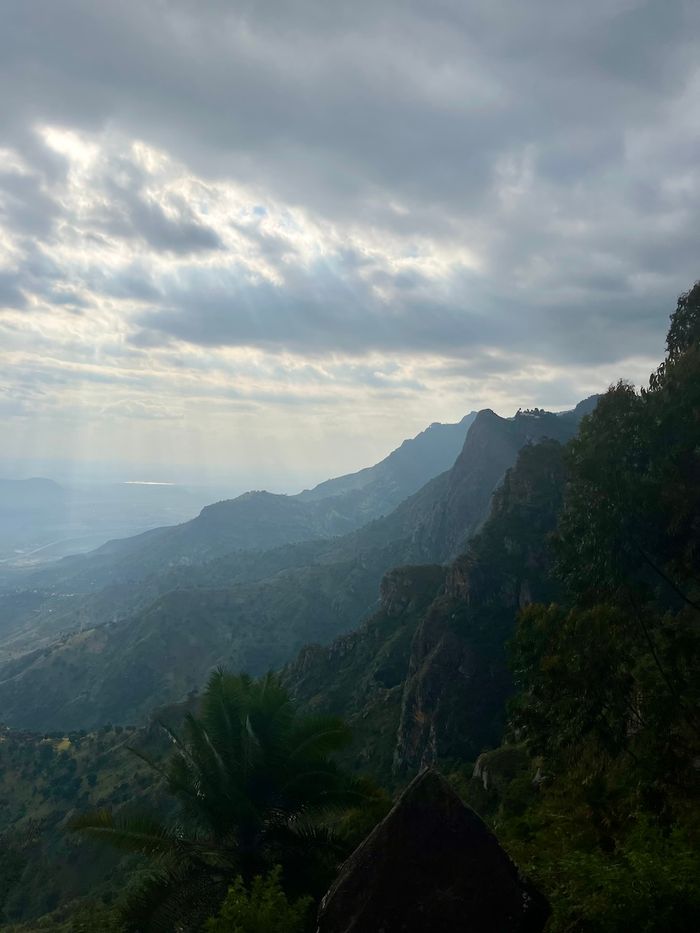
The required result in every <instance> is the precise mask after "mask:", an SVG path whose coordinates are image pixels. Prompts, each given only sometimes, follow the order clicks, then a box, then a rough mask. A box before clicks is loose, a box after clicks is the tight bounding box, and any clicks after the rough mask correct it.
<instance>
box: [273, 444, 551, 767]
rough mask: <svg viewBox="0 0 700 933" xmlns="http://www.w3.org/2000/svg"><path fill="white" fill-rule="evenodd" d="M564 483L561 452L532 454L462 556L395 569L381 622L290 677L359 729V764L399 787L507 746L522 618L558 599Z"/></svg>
mask: <svg viewBox="0 0 700 933" xmlns="http://www.w3.org/2000/svg"><path fill="white" fill-rule="evenodd" d="M564 483H565V470H564V463H563V457H562V448H561V446H560V445H559V444H558V443H557V442H555V441H549V440H547V441H544V442H542V443H540V444H536V445H528V446H526V447H524V448H523V449H522V451H521V452H520V455H519V457H518V460H517V464H516V465H515V466H514V467H513V468H512V469H511V470H509V471H508V473H507V474H506V477H505V480H504V482H503V485H502V486H501V487H500V488H499V489H498V491H497V493H496V494H495V496H494V498H493V505H492V508H491V512H490V515H489V518H488V520H487V521H486V522H485V523H484V525H483V527H482V529H481V531H480V532H479V533H478V534H477V535H476V536H475V537H474V538H473V539H472V541H471V542H470V544H469V546H468V548H467V550H466V552H465V553H464V554H463V555H461V556H459V557H458V558H456V559H455V560H454V561H452V562H451V563H450V564H448V565H447V566H435V565H428V566H408V567H401V568H395V569H393V570H391V571H390V572H389V573H387V574H386V576H385V577H384V579H383V581H382V584H381V601H380V606H379V608H378V610H377V612H376V613H375V614H374V615H373V616H372V617H371V618H369V619H368V620H367V621H366V622H365V623H364V624H363V625H362V626H361V627H360V628H359V629H358V630H357V631H355V632H352V633H350V634H348V635H345V636H343V637H341V638H339V639H336V640H335V641H334V642H332V643H331V644H330V645H327V646H321V645H318V646H308V647H306V648H304V649H303V651H302V652H301V653H300V655H299V656H298V658H297V659H296V660H295V661H294V662H293V663H292V664H290V665H289V666H288V667H287V668H286V670H285V675H284V676H285V682H286V684H287V686H288V687H289V689H290V690H291V692H292V695H293V696H294V697H295V699H297V700H298V701H299V702H300V703H301V704H302V706H303V707H304V708H305V709H306V710H307V711H309V712H314V713H333V714H336V715H341V716H343V717H345V718H346V719H347V720H348V721H349V723H350V724H351V726H352V728H353V733H354V734H355V743H354V745H353V750H352V751H351V753H350V757H349V760H348V763H349V764H351V765H352V766H353V767H355V768H357V769H358V770H363V769H371V770H372V771H373V773H375V774H379V775H380V776H381V777H382V778H383V779H384V780H385V781H392V780H396V779H398V778H399V777H400V776H401V775H403V774H406V773H409V774H411V773H415V772H416V770H418V769H419V768H420V767H421V766H422V765H426V764H432V763H434V762H435V761H436V760H438V759H444V758H451V757H459V758H461V759H466V760H467V761H469V760H473V759H474V758H475V757H476V756H477V755H478V754H479V752H480V751H481V750H482V749H483V748H484V747H488V746H489V745H491V744H494V743H497V742H498V741H499V739H500V736H501V732H502V728H503V720H504V713H505V701H506V699H507V697H508V695H509V693H510V691H511V678H510V673H509V670H508V666H507V663H506V655H505V645H506V642H507V641H508V639H509V638H510V635H511V632H512V630H513V625H514V621H515V616H516V614H517V612H518V610H519V609H520V608H522V606H524V605H526V604H528V603H529V602H532V601H540V600H542V601H548V600H551V599H553V598H555V597H556V595H557V587H556V584H555V583H554V581H553V579H552V575H551V572H550V570H551V555H550V553H549V548H548V535H549V533H550V532H551V531H552V530H553V529H554V527H555V526H556V518H557V514H558V511H559V507H560V504H561V500H562V495H563V489H564Z"/></svg>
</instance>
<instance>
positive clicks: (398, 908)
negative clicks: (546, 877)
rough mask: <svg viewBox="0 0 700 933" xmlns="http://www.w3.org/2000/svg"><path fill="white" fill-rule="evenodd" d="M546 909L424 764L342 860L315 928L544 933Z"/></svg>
mask: <svg viewBox="0 0 700 933" xmlns="http://www.w3.org/2000/svg"><path fill="white" fill-rule="evenodd" d="M548 914H549V906H548V904H547V901H546V900H545V898H544V897H543V896H542V895H541V894H539V893H538V892H537V891H536V890H535V889H534V888H533V887H532V886H531V885H530V884H529V883H528V882H527V881H526V880H525V879H524V878H522V877H521V876H520V874H519V873H518V870H517V868H516V867H515V865H514V864H513V863H512V862H511V861H510V859H509V858H508V856H507V855H506V853H505V852H504V851H503V849H502V848H501V846H500V845H499V843H498V840H497V839H496V837H495V836H494V835H493V834H492V833H491V832H490V831H489V830H488V829H487V827H486V826H485V825H484V823H483V822H482V820H481V819H480V818H479V817H478V816H477V815H476V813H474V811H473V810H471V809H470V808H469V807H466V806H465V805H464V804H463V803H462V801H461V800H460V799H459V797H458V796H457V794H456V793H455V792H454V791H453V790H452V788H451V787H450V785H449V784H448V783H447V781H445V779H444V778H443V777H441V776H440V775H439V774H438V773H437V772H436V771H432V770H425V771H423V772H422V773H421V774H419V775H418V777H417V778H415V779H414V780H413V781H412V782H411V784H409V786H408V787H407V789H406V790H405V791H404V793H403V794H402V795H401V797H400V798H399V800H398V802H397V803H396V805H395V806H394V808H393V809H392V810H391V812H390V813H389V814H388V816H386V817H385V819H384V820H382V822H381V823H379V825H378V826H376V827H375V829H374V830H373V831H372V832H371V833H370V835H369V836H368V837H367V838H366V839H365V841H364V842H363V843H362V844H361V845H360V846H359V847H358V848H357V849H356V850H355V852H354V853H353V854H352V855H351V856H350V858H349V859H348V860H347V862H345V864H344V865H343V867H342V868H341V870H340V874H339V876H338V878H337V879H336V881H335V882H334V884H333V886H332V887H331V889H330V890H329V891H328V893H327V894H326V896H325V897H324V899H323V901H322V903H321V909H320V911H319V918H318V933H380V931H381V933H438V931H439V933H453V931H454V933H457V931H459V933H539V931H541V930H542V929H543V927H544V924H545V922H546V920H547V916H548Z"/></svg>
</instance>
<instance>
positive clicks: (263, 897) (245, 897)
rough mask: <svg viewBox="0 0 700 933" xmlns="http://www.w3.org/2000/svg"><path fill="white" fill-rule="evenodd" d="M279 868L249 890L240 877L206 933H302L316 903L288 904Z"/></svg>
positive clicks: (307, 901) (230, 889)
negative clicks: (313, 904)
mask: <svg viewBox="0 0 700 933" xmlns="http://www.w3.org/2000/svg"><path fill="white" fill-rule="evenodd" d="M280 875H281V869H280V867H279V865H277V866H276V867H275V868H274V869H273V870H272V871H271V872H270V874H269V875H268V876H267V877H262V876H261V875H256V877H255V878H253V881H252V884H251V886H250V891H248V890H246V886H245V884H244V883H243V879H242V878H241V877H240V875H239V876H238V878H236V880H235V882H234V883H233V884H232V885H231V887H230V888H229V890H228V894H227V895H226V900H225V901H224V903H223V905H222V907H221V910H220V911H219V913H218V915H217V916H216V917H214V918H212V919H211V920H209V921H208V922H207V933H303V931H304V930H305V929H306V920H307V918H308V916H309V913H310V909H311V905H312V903H313V901H312V899H311V898H310V897H306V898H300V899H299V900H297V901H295V902H294V903H291V904H290V903H289V901H288V900H287V896H286V895H285V893H284V891H283V890H282V886H281V884H280Z"/></svg>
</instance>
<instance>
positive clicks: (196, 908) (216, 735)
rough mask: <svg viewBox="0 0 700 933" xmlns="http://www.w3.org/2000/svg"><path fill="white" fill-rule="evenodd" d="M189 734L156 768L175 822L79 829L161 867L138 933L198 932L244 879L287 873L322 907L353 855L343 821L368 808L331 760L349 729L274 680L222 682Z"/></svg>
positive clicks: (109, 818) (86, 819)
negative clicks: (306, 712) (339, 829)
mask: <svg viewBox="0 0 700 933" xmlns="http://www.w3.org/2000/svg"><path fill="white" fill-rule="evenodd" d="M182 732H183V735H182V737H179V736H178V735H176V734H175V733H174V732H170V735H171V739H172V742H173V745H174V750H173V752H172V754H171V756H170V758H169V759H168V761H167V763H166V764H165V765H163V766H161V765H160V764H156V763H153V767H154V768H155V769H156V770H158V771H159V772H160V773H161V774H162V776H163V778H164V780H165V786H166V788H167V791H168V792H169V793H170V794H171V795H172V796H173V797H174V798H175V799H176V801H177V803H178V813H177V818H176V820H175V821H171V822H163V821H161V820H159V819H158V818H157V817H156V816H155V815H154V814H152V813H146V814H143V815H142V814H134V813H129V812H124V811H122V812H121V813H118V814H114V813H112V812H111V811H107V810H103V811H99V812H97V813H92V814H88V815H83V816H78V817H76V818H74V819H73V820H72V823H71V827H72V828H73V829H74V830H77V831H79V832H81V833H82V834H85V835H88V836H90V837H92V838H95V839H98V840H103V841H105V842H108V843H110V844H111V845H112V846H115V847H116V848H118V849H121V850H124V851H127V852H136V853H139V854H141V855H144V856H147V857H148V858H149V859H150V860H151V862H152V866H153V868H152V871H150V872H149V873H148V874H147V876H146V877H145V878H143V879H142V880H141V881H140V882H139V884H138V886H137V887H136V888H135V889H134V890H133V891H132V892H131V894H130V896H129V898H128V901H127V903H126V906H125V908H124V919H125V922H126V924H127V928H128V929H133V930H142V929H148V930H164V931H168V930H172V929H174V928H176V927H177V926H178V925H181V926H182V925H183V924H187V925H188V926H190V927H192V928H193V929H196V928H198V927H199V926H201V924H202V923H203V922H204V920H205V919H206V918H207V917H208V916H210V915H212V914H213V913H214V912H215V911H216V909H217V908H218V907H219V906H220V904H221V901H222V900H223V897H224V895H225V893H226V889H227V887H228V886H229V885H230V884H234V891H239V888H240V886H239V885H238V882H236V880H235V879H236V878H237V877H238V876H240V877H241V878H242V879H243V883H244V884H250V883H251V881H252V879H253V878H254V877H256V876H257V875H260V874H261V873H263V872H265V871H266V870H270V869H272V868H273V867H274V866H275V865H280V866H281V870H282V872H283V877H284V881H285V884H286V886H287V888H288V890H290V891H292V892H295V893H297V894H303V895H306V894H309V893H311V894H314V895H315V896H319V895H320V894H321V893H322V892H323V891H324V890H325V887H326V886H327V884H328V883H329V881H330V879H331V878H332V876H333V872H334V869H335V867H336V865H337V862H338V859H339V858H340V857H341V856H342V854H343V852H344V851H345V850H344V848H343V845H342V841H341V840H340V838H339V837H338V836H337V835H336V833H335V832H334V828H333V819H332V817H333V816H334V815H336V814H337V813H338V811H341V812H342V811H343V810H345V809H348V808H350V807H352V806H357V805H358V804H359V803H360V802H361V801H362V800H363V797H364V794H363V787H362V785H361V784H360V783H359V782H358V781H357V780H355V779H353V778H350V777H349V776H347V775H346V774H345V773H344V772H342V771H341V770H340V769H338V767H337V766H336V765H335V763H334V762H333V761H332V758H331V757H330V756H331V755H332V753H334V752H336V751H337V750H339V749H341V748H342V747H343V746H345V745H346V744H347V742H348V739H349V734H348V730H347V728H346V727H345V726H344V725H343V723H342V722H341V721H340V720H338V719H336V718H333V717H320V716H319V717H301V716H299V715H297V712H296V709H295V707H294V705H293V704H292V703H291V701H290V699H289V695H288V694H287V692H286V690H284V688H283V687H282V686H281V684H280V682H279V680H278V678H277V677H275V676H273V675H272V674H268V675H267V676H266V677H264V678H262V679H261V680H252V679H251V678H249V677H247V676H245V675H241V676H233V675H231V674H227V673H225V672H223V671H217V672H216V673H214V674H213V675H212V676H211V678H210V680H209V683H208V684H207V687H206V690H205V691H204V695H203V697H202V702H201V714H200V715H199V716H195V715H192V714H187V715H186V717H185V721H184V725H183V730H182ZM260 884H261V883H259V884H258V887H257V888H256V889H254V890H253V891H252V894H251V896H256V897H257V894H256V891H257V893H258V894H259V893H260ZM239 893H240V891H239ZM236 896H237V895H236V894H234V895H233V901H234V902H235V901H236ZM232 909H233V908H232Z"/></svg>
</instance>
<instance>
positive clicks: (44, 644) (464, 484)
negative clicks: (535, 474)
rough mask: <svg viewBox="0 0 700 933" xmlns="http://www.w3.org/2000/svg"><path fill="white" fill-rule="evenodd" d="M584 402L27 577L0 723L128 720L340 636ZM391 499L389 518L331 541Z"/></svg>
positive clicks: (434, 557) (464, 425) (479, 511)
mask: <svg viewBox="0 0 700 933" xmlns="http://www.w3.org/2000/svg"><path fill="white" fill-rule="evenodd" d="M594 403H595V400H593V401H591V400H587V401H586V402H583V403H581V404H580V405H579V406H577V408H576V409H575V410H573V411H572V412H568V413H563V414H552V413H548V412H543V411H539V410H538V411H535V412H519V413H518V414H517V415H516V416H515V417H513V418H501V417H499V416H498V415H496V414H494V413H493V412H492V411H490V410H484V411H482V412H480V413H479V414H478V415H476V416H473V415H470V416H467V417H466V418H465V419H463V420H462V422H460V423H459V425H450V426H441V425H432V426H431V427H430V428H428V429H427V431H426V432H424V433H423V435H419V438H416V439H414V440H413V441H411V442H407V443H406V444H404V445H402V447H401V448H399V449H398V450H397V451H395V452H394V454H392V455H390V457H389V458H387V459H386V460H385V461H383V462H382V464H378V465H377V466H376V467H374V468H370V469H369V470H367V471H362V473H363V475H362V477H361V478H358V475H354V477H342V478H340V479H339V480H334V481H330V482H329V483H327V484H322V486H323V487H325V490H326V491H327V492H329V495H328V496H325V497H323V498H319V497H320V496H321V494H322V492H321V491H320V487H317V489H316V490H311V491H308V492H305V493H302V494H300V496H298V497H277V496H271V495H270V494H268V493H251V494H247V495H245V496H243V497H239V499H236V500H232V501H230V502H223V503H217V504H215V505H213V506H210V507H208V508H206V509H204V510H203V511H202V513H201V514H200V515H199V516H198V518H196V519H194V520H193V521H192V522H188V523H186V524H185V525H180V526H177V527H175V528H170V529H159V530H157V531H155V532H149V533H147V534H146V535H142V536H139V537H138V538H136V539H127V540H125V541H121V542H114V543H112V544H110V545H108V546H106V547H104V548H101V549H99V550H98V551H97V552H94V553H93V554H91V555H87V556H84V557H79V558H75V559H70V560H64V561H61V562H59V563H58V564H57V565H55V566H54V567H51V568H48V569H47V570H44V571H42V572H41V573H39V574H34V575H32V577H30V578H29V580H28V586H27V587H26V588H25V589H24V590H21V591H15V592H14V593H13V594H11V597H12V599H14V600H15V602H17V601H18V600H19V599H20V596H22V595H23V596H24V598H25V600H27V601H28V608H27V609H26V611H20V612H15V614H14V617H12V622H11V624H10V626H9V627H8V626H7V625H6V626H5V630H4V632H3V633H2V634H3V640H2V645H1V646H0V647H1V648H2V649H3V651H4V658H5V660H4V663H2V665H1V666H0V706H1V707H2V709H3V718H4V719H5V721H6V722H7V723H9V724H11V725H12V726H15V727H21V728H31V729H39V730H49V729H71V728H72V729H80V728H92V727H94V726H97V725H99V724H101V723H103V722H105V721H113V722H127V723H138V722H141V721H144V720H145V719H146V718H147V716H148V714H149V712H150V710H151V709H152V708H153V707H154V706H155V705H158V704H162V703H169V702H172V701H176V700H179V699H180V698H182V697H183V696H185V695H186V694H187V693H188V692H189V691H191V690H195V689H197V688H198V686H199V685H200V684H201V683H202V681H203V680H204V678H205V677H206V674H207V673H208V671H210V670H211V669H212V668H213V667H215V666H217V665H224V666H227V667H230V668H233V669H244V670H248V671H250V672H251V673H260V672H261V671H264V670H266V669H268V668H273V667H279V666H281V665H283V664H284V663H285V662H287V661H289V660H290V659H291V658H292V657H293V656H294V655H295V653H296V652H297V651H298V650H299V649H300V648H301V647H302V646H304V645H305V644H308V643H310V642H320V643H328V642H330V641H332V639H333V638H335V637H336V636H338V635H341V634H343V633H346V632H350V631H352V630H353V629H355V628H357V626H358V625H359V624H360V623H361V622H362V620H363V619H364V618H366V617H367V616H368V615H369V614H370V613H371V612H372V611H373V609H374V608H375V607H376V604H377V595H378V590H379V584H380V581H381V579H382V577H383V575H384V574H385V573H386V572H387V571H388V570H390V569H391V568H392V567H396V566H399V565H403V564H407V563H428V564H429V563H438V564H441V563H444V562H445V561H449V560H450V559H452V558H454V557H455V556H456V555H457V554H459V553H460V551H461V550H462V549H463V548H464V545H465V543H466V541H467V540H468V538H469V537H470V536H471V535H473V534H474V532H475V531H476V530H477V529H478V527H479V525H480V524H481V522H482V521H483V519H484V518H485V517H486V515H487V513H488V509H489V504H490V500H491V496H492V493H493V491H494V489H495V488H496V487H497V486H498V484H499V483H500V481H501V479H502V478H503V475H504V474H505V472H506V470H507V469H508V468H509V467H511V466H512V465H513V463H514V462H515V460H516V457H517V454H518V451H519V450H520V449H521V448H522V447H523V446H525V445H527V444H530V443H533V442H536V441H538V440H540V439H541V438H544V437H548V438H553V439H555V440H559V441H566V440H567V439H568V438H569V437H571V436H572V435H573V434H574V433H575V431H576V428H577V424H578V421H579V419H580V417H581V416H582V415H583V414H584V413H585V412H586V411H588V410H590V408H591V407H592V405H593V404H594ZM460 432H462V433H463V435H466V436H465V437H464V438H463V443H462V445H461V450H458V455H457V456H456V460H455V461H454V463H453V465H452V466H451V467H450V468H449V469H447V470H445V471H443V472H441V473H439V475H437V476H435V475H434V476H433V477H432V478H429V479H428V481H427V482H425V483H424V485H423V486H422V487H421V488H419V489H418V490H417V491H413V494H412V495H411V494H408V496H407V498H406V491H407V490H410V489H411V486H415V484H416V482H418V481H419V480H420V479H421V478H423V477H424V476H425V473H426V472H429V468H430V463H431V458H430V456H429V453H428V448H429V447H430V444H431V443H432V441H433V439H435V440H436V449H437V450H438V451H440V452H441V453H440V456H438V455H436V457H435V459H434V460H433V461H432V463H433V469H435V468H436V466H440V465H442V464H444V460H445V458H446V457H448V456H449V455H450V443H453V444H454V443H456V441H455V439H456V438H458V435H459V433H460ZM448 436H449V437H448ZM453 449H454V447H453ZM414 452H415V453H416V458H415V460H416V461H417V462H413V459H414V458H413V453H414ZM441 457H442V460H441V459H440V458H441ZM402 495H403V496H404V498H403V501H400V503H399V504H398V505H397V506H396V507H395V508H394V509H393V510H388V514H383V515H380V517H376V518H374V519H373V520H372V521H369V522H367V523H366V524H363V525H362V526H361V527H358V528H356V529H355V530H352V531H349V532H348V533H346V534H344V535H340V536H337V535H336V536H332V535H333V531H334V529H337V528H338V527H340V526H342V523H343V522H344V521H348V520H349V521H351V522H353V521H354V522H356V523H359V522H361V521H362V517H361V516H362V515H364V516H366V515H367V514H372V510H374V511H375V512H376V511H378V510H379V509H380V508H386V506H385V505H384V506H383V505H381V503H391V502H392V501H393V500H395V499H396V498H399V497H400V496H402ZM372 503H373V504H372ZM320 516H323V519H322V520H321V518H320ZM348 516H350V518H348ZM353 516H354V517H353ZM336 522H337V524H334V523H336ZM319 529H321V530H319ZM305 539H306V540H305ZM246 545H247V547H245V546H246ZM275 545H276V546H275ZM28 590H29V592H30V593H31V596H32V597H33V598H34V600H35V602H37V603H38V604H36V605H35V604H33V603H32V598H30V597H27V591H28ZM34 591H36V592H34ZM6 617H7V618H10V613H8V614H7V616H6Z"/></svg>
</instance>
